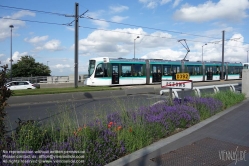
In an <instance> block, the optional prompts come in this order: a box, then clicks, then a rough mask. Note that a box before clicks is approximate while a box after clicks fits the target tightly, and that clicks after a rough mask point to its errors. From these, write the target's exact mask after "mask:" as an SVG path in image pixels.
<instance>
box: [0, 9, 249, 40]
mask: <svg viewBox="0 0 249 166" xmlns="http://www.w3.org/2000/svg"><path fill="white" fill-rule="evenodd" d="M0 7H5V8H12V9H18V10H28V11H33V12H40V13H46V14H55V15H60V16H66V17H67V16H68V14H62V13H55V12H48V11H42V10H34V9H27V8H19V7H12V6H5V5H0ZM87 11H88V10H87ZM80 18H86V19H91V20H96V21H103V22H109V23H114V24H120V25H127V26H133V27H140V28H145V29H151V30H158V31H164V32H171V33H177V34H184V35H189V36H196V37H204V38H211V39H220V38H215V37H211V36H204V35H197V34H191V33H186V32H178V31H172V30H164V29H158V28H151V27H146V26H140V25H133V24H127V23H120V22H115V21H109V20H103V19H97V18H93V17H90V16H82V15H81V16H80ZM71 23H72V22H71ZM71 23H69V24H68V25H71ZM225 40H230V39H225ZM242 43H245V42H242ZM246 44H249V43H246Z"/></svg>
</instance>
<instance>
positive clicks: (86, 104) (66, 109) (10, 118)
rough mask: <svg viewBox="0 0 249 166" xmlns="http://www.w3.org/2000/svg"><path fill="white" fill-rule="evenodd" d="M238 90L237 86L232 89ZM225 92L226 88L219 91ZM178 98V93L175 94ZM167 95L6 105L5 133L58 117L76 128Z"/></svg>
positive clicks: (150, 102)
mask: <svg viewBox="0 0 249 166" xmlns="http://www.w3.org/2000/svg"><path fill="white" fill-rule="evenodd" d="M236 88H238V87H236ZM220 89H221V90H225V89H228V88H220ZM203 91H205V92H207V93H209V92H213V90H211V89H207V90H203ZM191 94H193V91H191V90H189V91H185V93H184V95H185V96H189V95H191ZM179 96H180V97H181V96H182V94H181V93H179ZM165 98H167V96H160V95H157V94H137V95H129V96H119V97H115V96H114V97H108V98H99V99H94V98H90V99H82V100H74V101H59V102H56V103H55V102H46V103H33V104H32V103H30V104H23V105H15V104H14V105H10V106H9V107H6V112H7V118H6V124H7V131H8V132H10V131H13V130H15V128H16V127H17V123H16V122H15V121H18V118H20V119H21V120H36V121H39V122H41V123H43V122H48V121H49V120H51V121H54V120H56V119H58V117H59V115H64V116H63V117H65V116H66V118H69V117H70V118H73V119H74V122H77V123H78V124H79V125H80V126H83V124H86V123H88V122H91V121H93V120H94V119H96V118H99V117H106V115H107V114H108V113H111V112H115V111H129V110H132V109H136V108H138V107H140V106H146V105H151V104H153V103H155V102H157V101H160V100H164V99H165Z"/></svg>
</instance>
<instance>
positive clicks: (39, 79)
mask: <svg viewBox="0 0 249 166" xmlns="http://www.w3.org/2000/svg"><path fill="white" fill-rule="evenodd" d="M86 78H87V75H79V79H78V81H79V82H84V80H85V79H86ZM9 81H10V80H8V82H9ZM12 81H30V82H31V83H41V84H54V83H73V82H74V75H71V76H36V77H13V78H12Z"/></svg>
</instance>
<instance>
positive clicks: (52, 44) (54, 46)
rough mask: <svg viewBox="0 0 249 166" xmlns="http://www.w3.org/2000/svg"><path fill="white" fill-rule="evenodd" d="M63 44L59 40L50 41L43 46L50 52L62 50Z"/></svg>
mask: <svg viewBox="0 0 249 166" xmlns="http://www.w3.org/2000/svg"><path fill="white" fill-rule="evenodd" d="M60 44H61V42H60V41H59V40H50V41H48V42H47V43H45V45H44V46H43V47H44V48H45V49H47V50H50V51H56V50H61V48H60Z"/></svg>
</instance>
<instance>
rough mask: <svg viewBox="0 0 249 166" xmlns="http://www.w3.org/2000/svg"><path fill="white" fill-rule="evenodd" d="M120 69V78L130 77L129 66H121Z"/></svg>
mask: <svg viewBox="0 0 249 166" xmlns="http://www.w3.org/2000/svg"><path fill="white" fill-rule="evenodd" d="M121 69H122V72H121V76H122V77H130V76H131V65H122V66H121Z"/></svg>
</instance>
